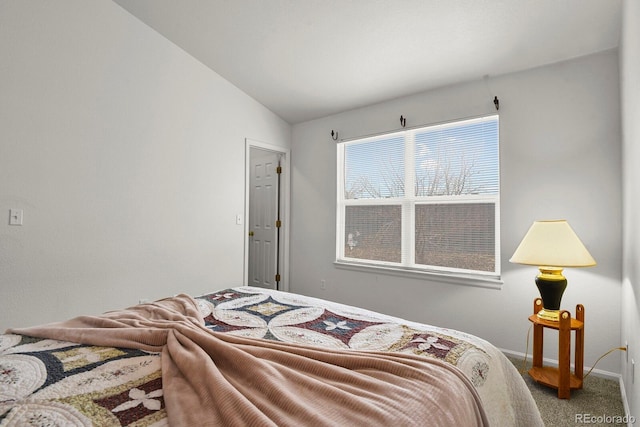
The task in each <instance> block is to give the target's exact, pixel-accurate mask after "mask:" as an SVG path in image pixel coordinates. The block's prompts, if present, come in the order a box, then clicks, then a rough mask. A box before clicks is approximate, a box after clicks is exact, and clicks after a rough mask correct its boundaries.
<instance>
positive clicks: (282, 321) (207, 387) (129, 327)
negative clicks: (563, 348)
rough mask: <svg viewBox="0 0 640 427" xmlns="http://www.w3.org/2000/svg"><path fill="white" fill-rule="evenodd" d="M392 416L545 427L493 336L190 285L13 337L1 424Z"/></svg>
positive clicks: (396, 420)
mask: <svg viewBox="0 0 640 427" xmlns="http://www.w3.org/2000/svg"><path fill="white" fill-rule="evenodd" d="M80 343H81V344H80ZM195 420H197V421H195ZM170 421H171V422H170ZM391 423H393V425H454V424H455V425H465V426H466V425H469V426H471V425H492V426H509V427H511V426H542V425H543V423H542V420H541V418H540V414H539V412H538V409H537V407H536V405H535V402H534V401H533V399H532V397H531V394H530V393H529V391H528V389H527V387H526V385H525V383H524V381H523V379H522V377H521V376H520V374H519V373H518V372H517V370H516V369H515V368H514V366H513V365H512V364H511V363H510V362H509V361H508V360H507V359H506V357H505V356H504V355H503V354H502V353H501V352H500V351H499V350H498V349H497V348H495V347H494V346H493V345H491V344H490V343H488V342H487V341H485V340H482V339H480V338H478V337H475V336H472V335H469V334H466V333H464V332H460V331H456V330H451V329H444V328H439V327H434V326H429V325H424V324H419V323H414V322H410V321H407V320H403V319H399V318H395V317H390V316H386V315H383V314H380V313H375V312H372V311H368V310H364V309H360V308H357V307H352V306H347V305H343V304H338V303H333V302H328V301H324V300H320V299H316V298H311V297H306V296H302V295H296V294H293V293H286V292H280V291H274V290H267V289H261V288H252V287H237V288H229V289H224V290H221V291H216V292H213V293H210V294H207V295H202V296H199V297H196V298H192V297H190V296H188V295H177V296H175V297H171V298H167V299H164V300H160V301H157V302H154V303H151V304H142V305H138V306H135V307H130V308H128V309H125V310H120V311H114V312H109V313H105V314H104V315H102V316H81V317H79V318H76V319H71V320H69V321H65V322H61V323H57V324H51V325H42V326H38V327H32V328H24V329H10V330H8V331H7V333H5V334H4V335H0V425H1V426H23V425H38V426H91V425H93V426H121V425H122V426H125V425H127V426H165V425H199V426H201V425H314V426H315V425H346V424H349V425H376V424H378V425H389V424H391Z"/></svg>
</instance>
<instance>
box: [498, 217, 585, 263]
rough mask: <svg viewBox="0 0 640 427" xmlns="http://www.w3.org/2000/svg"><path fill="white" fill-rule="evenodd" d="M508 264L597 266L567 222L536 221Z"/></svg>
mask: <svg viewBox="0 0 640 427" xmlns="http://www.w3.org/2000/svg"><path fill="white" fill-rule="evenodd" d="M509 262H513V263H516V264H526V265H537V266H549V267H590V266H594V265H596V261H595V260H594V259H593V257H592V256H591V254H590V253H589V251H588V250H587V248H585V247H584V245H583V244H582V241H580V238H579V237H578V236H577V235H576V233H575V232H574V231H573V229H572V228H571V226H570V225H569V223H568V222H567V221H565V220H554V221H535V222H534V223H533V225H532V226H531V228H529V231H527V234H526V235H525V236H524V238H523V239H522V242H520V245H519V246H518V248H517V249H516V251H515V252H514V254H513V256H512V257H511V259H510V260H509Z"/></svg>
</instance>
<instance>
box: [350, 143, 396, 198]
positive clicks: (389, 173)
mask: <svg viewBox="0 0 640 427" xmlns="http://www.w3.org/2000/svg"><path fill="white" fill-rule="evenodd" d="M344 176H345V188H344V198H345V199H379V198H387V197H402V196H404V137H403V136H402V135H400V136H398V135H396V136H394V137H386V138H384V139H380V138H377V139H373V140H365V141H364V142H361V141H358V142H357V143H348V142H347V143H345V148H344Z"/></svg>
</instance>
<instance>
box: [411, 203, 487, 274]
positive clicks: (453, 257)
mask: <svg viewBox="0 0 640 427" xmlns="http://www.w3.org/2000/svg"><path fill="white" fill-rule="evenodd" d="M415 238H416V248H415V250H416V264H424V265H433V266H439V267H451V268H461V269H466V270H478V271H488V272H493V271H495V204H493V203H451V204H423V205H416V236H415Z"/></svg>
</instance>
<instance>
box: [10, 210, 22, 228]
mask: <svg viewBox="0 0 640 427" xmlns="http://www.w3.org/2000/svg"><path fill="white" fill-rule="evenodd" d="M22 217H23V211H22V209H9V225H22Z"/></svg>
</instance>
